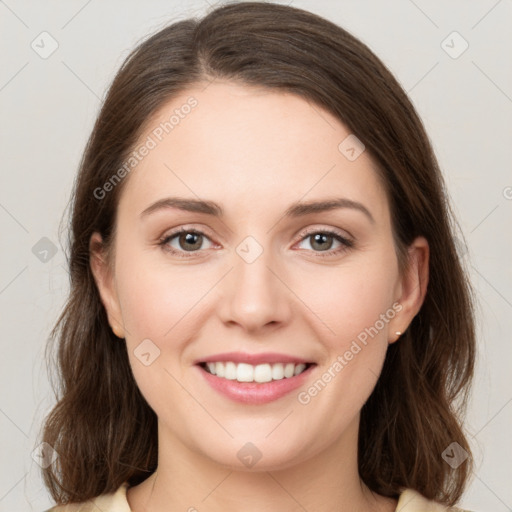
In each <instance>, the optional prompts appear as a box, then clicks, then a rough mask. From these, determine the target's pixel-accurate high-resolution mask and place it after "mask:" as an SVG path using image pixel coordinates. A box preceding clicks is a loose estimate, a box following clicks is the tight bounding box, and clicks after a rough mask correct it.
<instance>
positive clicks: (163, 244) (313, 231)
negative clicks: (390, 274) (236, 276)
mask: <svg viewBox="0 0 512 512" xmlns="http://www.w3.org/2000/svg"><path fill="white" fill-rule="evenodd" d="M182 233H193V234H195V235H203V236H205V237H206V238H208V236H207V235H206V234H205V233H203V232H202V231H199V230H196V229H187V228H180V229H179V230H177V231H174V232H172V233H170V234H169V235H166V236H164V237H163V238H161V239H160V240H159V242H158V245H159V246H161V247H162V249H163V250H164V251H166V252H169V253H171V254H174V255H176V256H178V257H180V258H191V257H193V256H194V254H195V253H197V252H199V251H188V254H187V252H186V251H178V250H176V249H174V248H172V247H170V246H169V245H167V244H168V243H169V242H170V241H171V240H172V239H173V238H176V236H178V235H181V234H182ZM316 234H322V235H331V236H332V237H334V239H335V240H337V241H338V242H340V243H341V244H342V246H341V247H338V248H337V249H331V250H328V251H313V252H315V253H318V254H317V255H318V257H320V258H325V257H329V256H334V255H336V254H339V253H342V252H344V251H346V250H348V249H351V248H353V247H354V241H353V240H349V239H348V238H345V237H343V236H341V235H340V234H339V233H337V232H336V231H332V230H330V229H311V230H307V231H305V232H304V233H302V235H301V238H300V240H299V241H302V240H303V239H306V238H308V237H309V236H311V235H316ZM208 239H209V238H208Z"/></svg>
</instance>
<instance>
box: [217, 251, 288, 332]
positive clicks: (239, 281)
mask: <svg viewBox="0 0 512 512" xmlns="http://www.w3.org/2000/svg"><path fill="white" fill-rule="evenodd" d="M269 252H270V251H263V253H262V254H261V255H260V256H259V257H258V258H257V259H256V260H255V261H253V262H252V263H248V262H247V261H244V259H242V258H241V257H239V256H238V255H237V254H235V255H234V268H233V270H232V271H231V272H229V274H228V275H227V276H226V278H225V279H224V280H223V284H222V287H221V290H220V293H221V297H220V298H219V301H220V302H219V307H218V311H219V315H220V317H221V319H222V321H223V322H224V323H225V324H236V325H238V326H239V327H241V328H242V329H244V330H245V331H248V332H253V333H254V332H257V331H259V330H262V329H268V328H272V327H273V328H277V327H278V325H283V324H286V323H287V322H289V320H290V318H291V300H292V298H293V293H292V292H291V291H290V290H289V289H288V288H287V286H286V284H285V283H286V279H285V278H284V275H283V272H282V271H280V270H279V265H278V264H276V262H275V259H272V258H271V257H270V255H269Z"/></svg>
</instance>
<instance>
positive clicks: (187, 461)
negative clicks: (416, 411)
mask: <svg viewBox="0 0 512 512" xmlns="http://www.w3.org/2000/svg"><path fill="white" fill-rule="evenodd" d="M158 431H159V460H158V469H157V471H156V472H155V473H154V474H153V475H151V476H150V477H149V478H147V479H146V480H145V481H144V482H142V483H141V484H139V485H137V486H135V487H131V488H129V489H128V491H127V498H128V502H129V505H130V508H131V510H132V511H133V512H149V511H151V512H169V511H174V510H183V511H189V512H200V511H203V510H208V511H209V512H231V511H233V512H235V511H238V510H240V509H242V508H243V510H244V512H259V511H261V510H265V511H268V512H278V511H279V512H298V511H301V512H303V511H304V510H315V512H332V511H339V512H343V511H350V512H369V511H372V512H373V511H375V512H394V511H395V508H396V505H397V500H394V499H390V498H385V497H383V496H380V495H378V494H375V493H373V492H371V491H370V489H368V487H367V486H366V485H364V483H363V482H362V481H361V480H360V478H359V473H358V468H357V432H358V422H354V424H353V425H350V426H349V428H348V429H347V430H346V431H345V432H344V433H343V436H342V437H341V438H340V439H339V440H338V441H337V442H336V444H335V446H333V445H329V446H326V447H325V449H324V451H322V452H320V453H318V454H317V455H315V456H314V457H311V458H309V459H307V460H303V461H301V462H298V463H296V464H293V465H290V466H287V467H285V466H286V465H285V464H283V465H282V466H280V467H279V468H269V469H268V470H257V469H256V468H257V467H258V466H259V464H258V463H257V464H256V465H255V466H254V467H253V468H251V469H245V470H242V469H240V468H238V469H237V468H233V467H226V466H222V465H219V464H218V463H216V462H215V461H213V460H212V459H211V458H207V457H205V456H204V455H203V454H201V453H198V452H197V451H191V450H190V449H189V448H188V447H187V446H186V445H184V444H183V443H181V442H179V441H178V440H177V439H176V438H174V437H173V436H172V435H170V433H169V432H165V431H164V429H163V428H162V426H161V425H159V429H158ZM262 461H263V458H262Z"/></svg>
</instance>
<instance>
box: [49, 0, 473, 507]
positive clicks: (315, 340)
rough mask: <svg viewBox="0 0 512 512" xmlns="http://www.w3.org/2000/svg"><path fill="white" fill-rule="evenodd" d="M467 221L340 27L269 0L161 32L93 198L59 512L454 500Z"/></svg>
mask: <svg viewBox="0 0 512 512" xmlns="http://www.w3.org/2000/svg"><path fill="white" fill-rule="evenodd" d="M451 215H452V214H451V210H450V207H449V204H448V201H447V198H446V195H445V188H444V184H443V180H442V176H441V174H440V171H439V168H438V164H437V162H436V159H435V156H434V154H433V152H432V148H431V146H430V143H429V141H428V137H427V135H426V133H425V131H424V128H423V126H422V123H421V121H420V119H419V118H418V116H417V114H416V112H415V110H414V108H413V106H412V105H411V103H410V101H409V100H408V98H407V96H406V94H405V93H404V91H403V90H402V89H401V87H400V86H399V84H398V83H397V81H396V80H395V79H394V77H393V76H392V75H391V74H390V72H389V71H388V70H387V69H386V67H385V66H384V65H383V64H382V63H381V62H380V61H379V60H378V58H377V57H376V56H375V55H374V54H373V53H372V52H371V51H370V50H369V49H368V48H367V47H366V46H365V45H364V44H362V43H361V42H360V41H358V40H357V39H355V38H354V37H353V36H351V35H350V34H348V33H347V32H346V31H345V30H343V29H341V28H340V27H338V26H336V25H334V24H332V23H331V22H329V21H327V20H324V19H322V18H320V17H318V16H316V15H313V14H311V13H308V12H306V11H303V10H300V9H296V8H292V7H286V6H282V5H277V4H267V3H256V2H254V3H253V2H248V3H238V4H233V5H226V6H223V7H219V8H217V9H215V10H213V11H212V12H211V13H209V14H208V15H207V16H206V17H205V18H203V19H202V20H199V21H196V20H185V21H181V22H179V23H175V24H173V25H171V26H169V27H167V28H165V29H163V30H161V31H160V32H158V33H157V34H155V35H154V36H152V37H151V38H149V39H148V40H147V41H145V42H144V43H142V44H141V45H140V46H139V47H138V48H137V49H135V50H134V52H132V54H131V55H130V56H129V57H128V59H127V60H126V62H125V63H124V64H123V66H122V68H121V70H120V71H119V72H118V74H117V76H116V78H115V79H114V81H113V84H112V86H111V88H110V90H109V93H108V96H107V98H106V100H105V103H104V105H103V107H102V110H101V112H100V114H99V117H98V119H97V122H96V124H95V127H94V130H93V133H92V135H91V137H90V140H89V142H88V145H87V148H86V150H85V154H84V157H83V160H82V162H81V168H80V172H79V175H78V179H77V182H76V188H75V191H74V200H73V212H72V221H71V237H70V247H71V254H70V271H71V292H70V297H69V301H68V303H67V305H66V308H65V310H64V311H63V313H62V315H61V317H60V318H59V320H58V323H57V325H56V327H55V329H54V331H53V332H52V335H53V337H54V338H55V339H57V340H58V342H59V347H58V354H59V367H60V372H61V376H62V386H61V394H60V400H59V402H58V403H57V405H56V406H55V408H54V409H53V411H52V412H51V413H50V415H49V417H48V418H47V421H46V424H45V427H44V432H43V441H44V442H46V443H47V444H48V445H49V446H51V448H52V450H54V453H55V455H56V459H55V461H54V462H53V463H52V464H49V465H48V467H47V468H46V469H45V470H44V478H45V482H46V484H47V486H48V488H49V490H50V492H51V494H52V496H53V498H54V500H55V502H56V504H57V505H58V506H56V507H54V508H53V509H52V510H54V511H64V510H65V511H71V510H97V509H100V510H102V511H105V512H106V511H124V512H128V511H132V512H142V511H149V510H151V511H152V512H161V511H162V512H163V511H164V510H189V511H192V510H209V511H217V510H222V511H230V510H239V509H240V508H242V507H243V508H244V510H247V509H252V510H270V511H271V510H290V511H291V510H309V511H313V510H314V511H327V510H329V511H332V510H351V511H359V510H361V511H363V510H365V511H367V510H372V511H374V510H375V511H386V512H388V511H389V512H391V511H395V510H401V511H409V512H412V511H420V510H421V511H422V510H427V509H428V510H446V509H447V507H453V508H450V510H458V509H457V508H455V507H454V505H455V504H456V503H457V501H458V500H459V498H460V497H461V495H462V493H463V490H464V488H465V486H466V485H467V482H468V479H469V476H470V474H471V469H472V459H471V455H470V454H471V451H470V448H469V445H468V442H467V440H466V438H465V436H464V433H463V430H462V426H461V419H460V418H461V417H462V413H463V411H464V408H465V406H466V401H467V397H468V393H469V386H470V382H471V378H472V375H473V366H474V354H475V333H474V316H473V302H472V301H473V299H472V293H473V292H472V290H471V287H470V285H469V284H468V280H467V276H466V274H465V272H464V270H463V268H462V266H461V263H460V261H459V258H458V255H457V252H456V248H455V244H454V234H453V232H452V227H451V226H452V224H451V222H452V220H453V219H452V217H451ZM65 504H67V505H65ZM347 507H348V508H347ZM429 507H430V508H429Z"/></svg>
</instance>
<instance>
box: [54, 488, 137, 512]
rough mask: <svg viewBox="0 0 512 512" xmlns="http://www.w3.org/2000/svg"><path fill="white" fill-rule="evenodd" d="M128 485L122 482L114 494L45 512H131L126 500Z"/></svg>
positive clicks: (60, 506) (56, 507)
mask: <svg viewBox="0 0 512 512" xmlns="http://www.w3.org/2000/svg"><path fill="white" fill-rule="evenodd" d="M127 488H128V483H127V482H124V483H123V484H122V485H121V486H120V487H119V488H118V489H117V490H116V491H115V492H112V493H108V494H102V495H100V496H97V497H96V498H93V499H91V500H88V501H84V502H82V503H69V504H67V505H57V506H55V507H53V508H50V509H49V510H46V511H45V512H98V511H99V510H101V511H102V512H131V510H130V506H129V505H128V500H127V498H126V489H127Z"/></svg>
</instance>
